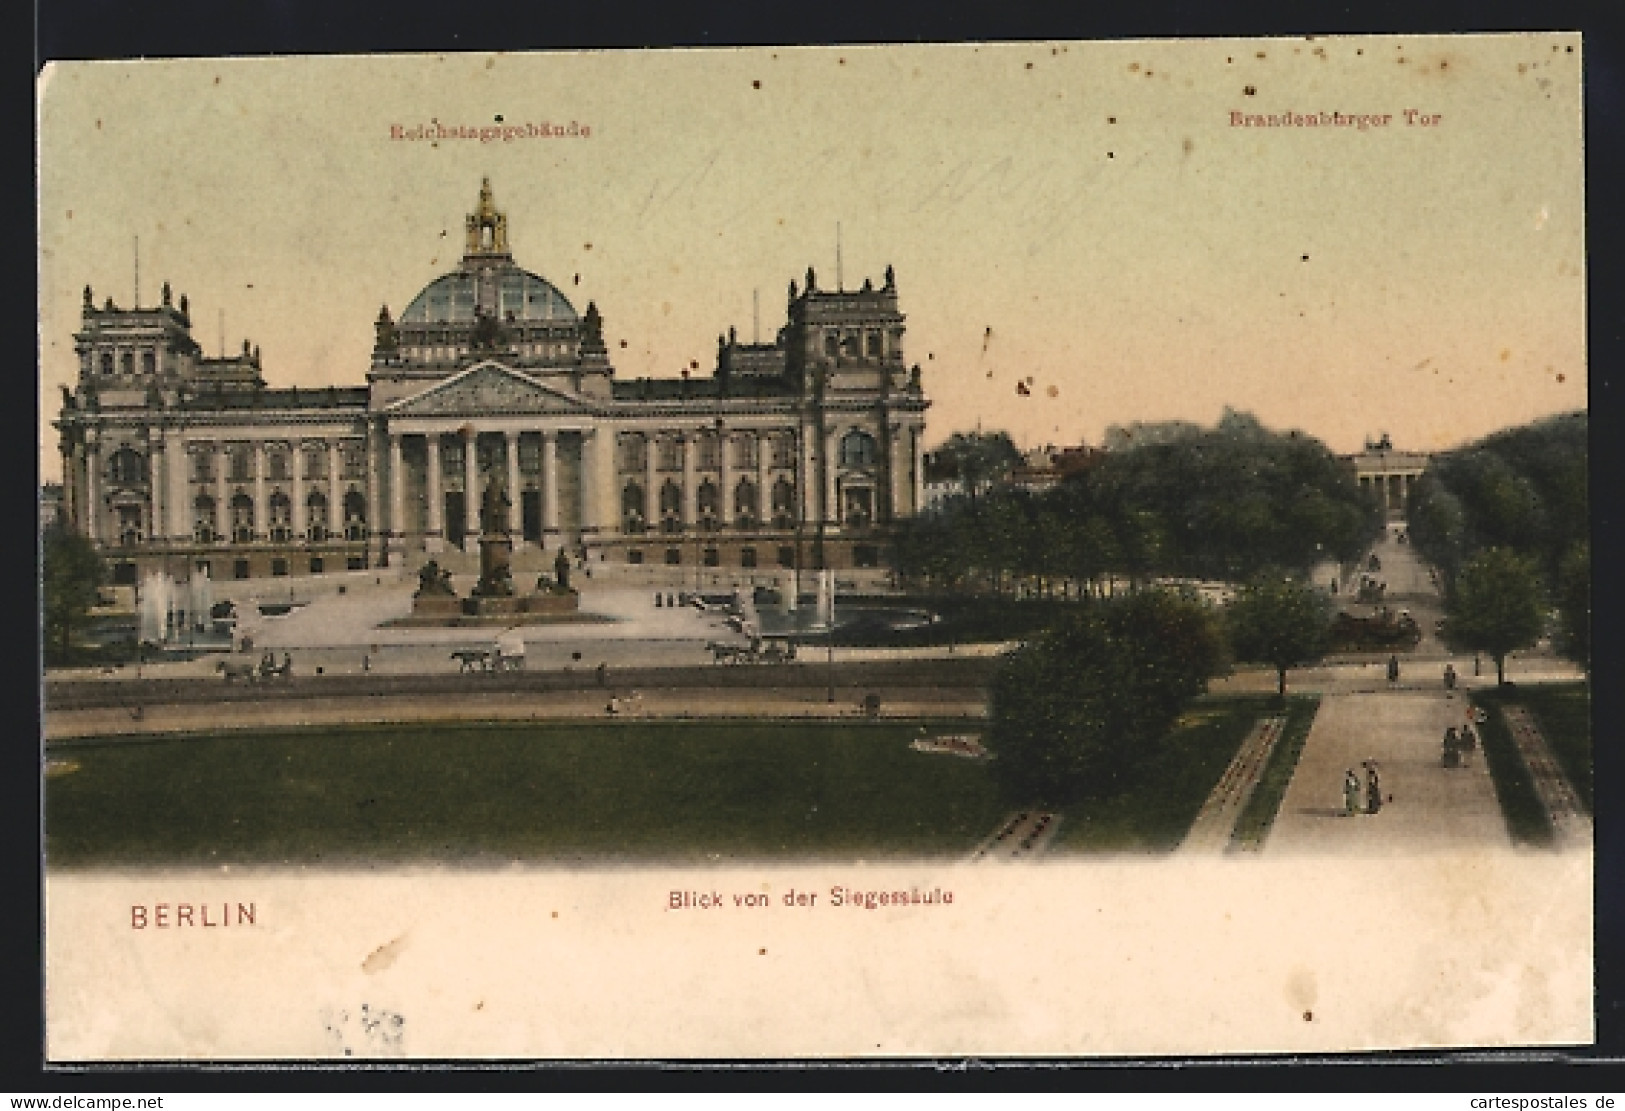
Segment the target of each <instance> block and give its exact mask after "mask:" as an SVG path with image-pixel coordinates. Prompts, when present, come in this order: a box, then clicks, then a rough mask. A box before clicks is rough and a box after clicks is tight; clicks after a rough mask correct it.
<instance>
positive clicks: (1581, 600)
mask: <svg viewBox="0 0 1625 1111" xmlns="http://www.w3.org/2000/svg"><path fill="white" fill-rule="evenodd" d="M1588 444H1589V433H1588V426H1587V420H1586V414H1585V413H1583V412H1579V413H1566V414H1563V415H1562V416H1557V417H1551V418H1549V419H1547V420H1543V421H1538V422H1536V423H1534V424H1529V425H1524V426H1522V427H1520V428H1513V429H1508V430H1507V431H1505V432H1499V433H1497V434H1495V435H1493V436H1489V437H1487V438H1485V439H1484V440H1481V441H1479V442H1478V443H1476V444H1472V445H1470V446H1468V447H1465V448H1462V449H1460V450H1459V451H1453V452H1448V453H1446V454H1444V455H1439V456H1436V457H1435V458H1434V459H1433V461H1432V463H1431V464H1430V465H1429V467H1428V471H1427V473H1426V474H1424V475H1423V476H1422V478H1421V480H1420V481H1419V482H1418V483H1417V485H1416V489H1415V490H1414V491H1413V492H1412V494H1411V500H1410V506H1409V510H1408V513H1409V523H1410V534H1411V540H1412V541H1413V542H1414V543H1415V544H1416V547H1417V550H1418V552H1419V553H1420V554H1421V555H1422V556H1423V557H1424V558H1426V559H1427V560H1428V562H1430V563H1432V564H1433V565H1434V566H1435V567H1437V568H1438V569H1439V571H1440V573H1441V576H1442V578H1443V584H1444V589H1445V597H1446V602H1447V605H1449V604H1450V603H1451V599H1452V595H1453V594H1454V593H1455V592H1456V590H1457V588H1458V586H1459V584H1458V582H1457V580H1458V578H1459V577H1460V576H1461V575H1462V574H1463V573H1464V571H1465V569H1466V567H1467V566H1469V565H1470V564H1471V563H1472V562H1473V561H1474V560H1475V559H1476V558H1477V557H1478V556H1480V555H1482V554H1483V553H1485V552H1487V551H1489V550H1490V549H1492V548H1499V549H1503V550H1504V551H1507V552H1512V553H1516V554H1517V555H1519V556H1521V557H1523V558H1524V559H1525V560H1526V561H1527V562H1528V564H1529V568H1530V569H1531V571H1532V572H1533V573H1534V574H1535V575H1536V579H1537V589H1538V591H1540V592H1542V594H1543V595H1544V593H1546V592H1549V593H1550V595H1551V598H1552V600H1553V601H1554V602H1555V603H1556V604H1557V606H1558V609H1559V617H1560V620H1561V624H1562V629H1561V630H1560V635H1559V637H1558V640H1557V646H1558V648H1559V650H1561V651H1563V652H1564V653H1565V654H1566V655H1568V656H1570V657H1571V658H1572V659H1575V660H1577V661H1578V662H1580V663H1581V664H1584V665H1586V666H1589V662H1590V635H1589V626H1590V620H1591V600H1590V593H1591V590H1590V587H1591V579H1590V566H1589V559H1590V548H1589V543H1588V539H1587V538H1588V536H1589V530H1590V521H1589V518H1588V509H1587V505H1588V501H1587V476H1586V457H1587V450H1588ZM1519 581H1520V582H1521V581H1522V580H1521V579H1520V580H1519ZM1456 608H1458V609H1459V608H1461V607H1460V605H1459V604H1457V606H1456ZM1469 608H1473V607H1469Z"/></svg>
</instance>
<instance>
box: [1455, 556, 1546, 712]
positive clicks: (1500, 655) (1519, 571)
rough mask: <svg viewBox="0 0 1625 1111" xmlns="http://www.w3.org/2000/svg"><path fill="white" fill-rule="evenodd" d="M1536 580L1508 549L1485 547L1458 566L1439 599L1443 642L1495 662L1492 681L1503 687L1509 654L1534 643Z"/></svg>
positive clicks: (1530, 565) (1539, 617)
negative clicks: (1442, 601) (1442, 605)
mask: <svg viewBox="0 0 1625 1111" xmlns="http://www.w3.org/2000/svg"><path fill="white" fill-rule="evenodd" d="M1541 594H1542V591H1541V584H1540V575H1539V573H1538V572H1537V571H1536V570H1535V564H1534V562H1533V561H1532V560H1530V559H1528V558H1526V557H1524V556H1521V555H1519V554H1518V553H1517V552H1515V551H1513V550H1512V549H1510V548H1490V549H1488V550H1487V551H1484V552H1481V553H1479V554H1478V555H1477V556H1475V557H1473V559H1471V560H1469V561H1468V563H1467V564H1466V565H1465V566H1464V567H1462V569H1461V573H1460V574H1459V575H1457V576H1456V581H1455V583H1454V584H1453V586H1452V587H1451V590H1450V592H1449V594H1448V595H1447V596H1446V598H1445V611H1444V612H1445V625H1444V634H1445V640H1446V641H1447V642H1448V643H1449V644H1451V645H1453V646H1455V647H1457V648H1463V649H1467V650H1470V651H1474V652H1478V651H1482V652H1486V653H1488V654H1489V655H1490V657H1491V658H1492V659H1494V660H1495V681H1496V682H1497V683H1499V684H1505V683H1506V657H1507V654H1508V653H1509V652H1513V651H1515V650H1517V649H1519V648H1527V647H1529V646H1530V645H1532V644H1534V643H1535V641H1537V640H1538V639H1540V634H1541V631H1542V628H1543V627H1544V625H1545V620H1544V615H1543V613H1542V612H1541Z"/></svg>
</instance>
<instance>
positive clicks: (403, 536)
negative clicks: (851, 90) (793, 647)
mask: <svg viewBox="0 0 1625 1111" xmlns="http://www.w3.org/2000/svg"><path fill="white" fill-rule="evenodd" d="M466 233H467V241H466V248H465V251H464V254H463V258H462V261H461V263H460V265H459V266H458V267H457V269H455V270H453V271H452V272H450V273H448V274H445V275H443V276H441V277H439V278H436V279H435V280H434V281H432V282H430V283H429V284H428V285H427V286H425V287H424V288H423V290H422V291H421V292H420V293H418V294H417V296H416V297H414V298H413V299H412V300H411V301H410V302H409V303H408V305H407V307H406V309H405V311H403V312H402V313H401V314H400V316H399V317H398V318H396V317H394V316H392V315H391V313H390V311H389V308H388V307H387V306H385V307H384V308H383V309H382V310H381V311H380V312H379V314H378V317H377V319H376V321H375V322H374V324H373V328H374V346H373V352H372V358H371V365H370V366H369V367H368V368H367V369H366V375H365V385H359V386H332V387H326V388H316V389H311V388H298V387H287V388H274V387H271V386H269V385H268V384H267V382H266V380H265V378H264V376H263V373H262V369H261V365H260V355H259V349H258V348H257V347H254V346H252V345H250V344H249V343H248V342H247V341H244V344H243V349H242V351H241V353H240V354H235V355H232V356H229V357H226V356H222V357H219V358H208V357H206V356H205V355H204V354H203V351H202V349H201V348H200V347H199V345H198V343H197V342H196V341H195V340H194V339H193V338H192V319H191V315H190V306H189V304H188V301H187V298H186V297H185V296H181V297H180V298H179V299H178V301H177V300H175V299H173V298H172V295H171V291H170V289H169V286H168V284H167V283H166V284H165V286H164V288H163V292H162V295H161V298H160V303H159V304H158V305H156V306H135V307H131V308H120V307H118V306H116V305H114V303H113V301H112V299H111V298H108V299H106V300H105V301H104V302H103V303H102V304H100V305H97V304H96V303H95V301H94V298H93V295H92V291H91V289H90V287H88V286H87V287H86V288H85V295H84V308H83V314H82V322H81V326H80V330H79V331H78V333H77V334H76V335H75V337H74V339H75V350H76V351H77V353H78V356H79V378H78V384H77V386H76V388H74V389H72V390H68V389H64V391H63V399H62V410H61V413H60V415H59V417H58V419H57V420H56V422H55V427H56V428H57V429H58V431H59V433H60V448H61V453H62V472H63V496H62V515H63V519H64V520H65V521H66V522H68V523H69V524H70V525H71V526H72V527H73V528H75V529H76V530H78V531H79V532H81V533H83V534H84V535H86V536H88V537H89V538H90V539H92V540H93V541H95V542H96V543H97V544H98V545H99V546H100V547H101V549H102V550H103V551H104V553H105V554H106V555H107V556H108V557H109V558H110V560H111V561H112V563H113V568H114V576H115V580H116V581H127V582H134V581H136V580H137V578H138V577H139V575H140V574H142V573H143V572H144V571H146V570H168V571H170V572H171V573H174V572H177V571H179V570H180V567H181V562H180V561H182V560H184V561H185V563H184V565H185V566H186V567H187V568H198V569H207V571H208V573H209V574H210V575H211V577H213V578H215V579H221V578H246V577H258V576H265V575H306V574H320V573H324V572H331V571H340V570H360V569H367V568H371V567H376V566H380V565H389V566H399V565H403V564H404V565H407V566H410V567H416V566H417V565H419V564H420V563H421V562H422V561H423V559H425V558H428V557H430V556H433V557H435V558H437V559H439V560H440V562H441V563H443V564H450V565H451V566H453V567H456V566H459V564H460V562H461V561H463V560H465V559H467V558H471V557H473V556H474V555H475V551H474V547H475V545H474V538H475V535H476V534H477V532H478V531H479V527H480V523H479V512H480V506H481V504H482V501H483V500H484V494H485V491H486V490H487V489H488V488H489V487H491V486H493V485H495V486H497V487H498V488H499V489H500V490H501V492H502V493H503V495H504V496H505V497H506V499H507V503H508V521H507V524H508V528H509V530H510V532H511V533H512V535H513V537H514V539H515V563H516V565H517V566H520V567H525V566H527V565H529V566H543V565H545V564H544V563H543V557H542V555H541V553H543V552H546V551H549V550H552V551H556V550H557V549H559V548H561V547H562V548H565V549H567V550H569V551H571V552H573V553H574V554H576V555H578V556H580V557H584V558H587V559H589V560H591V561H592V562H594V563H598V562H612V563H626V564H667V565H680V566H693V565H695V564H698V565H701V566H706V567H713V568H718V569H722V570H727V569H730V568H731V569H738V570H745V571H748V570H752V569H755V568H763V569H771V568H787V569H788V568H803V569H812V568H819V567H835V568H848V567H862V566H879V565H881V564H883V563H884V562H885V561H887V559H888V558H889V553H888V551H887V545H888V540H889V537H890V532H891V525H892V523H893V522H894V521H897V520H900V519H902V518H904V517H908V516H911V515H913V514H914V513H916V512H918V511H919V510H920V507H921V506H922V504H923V499H924V494H923V484H924V468H923V463H922V437H923V434H924V420H925V410H926V408H927V406H928V405H929V402H928V401H927V399H926V397H925V395H924V392H923V391H922V388H921V383H920V371H919V367H918V365H916V366H914V367H913V368H912V369H911V368H909V367H908V366H906V365H905V363H904V359H903V333H904V317H903V314H902V313H901V312H900V311H899V310H898V299H897V284H896V280H895V278H894V276H893V273H892V271H891V268H890V267H888V268H887V270H886V274H885V278H884V281H883V282H882V284H881V285H879V286H876V285H875V284H874V283H873V282H871V281H869V280H867V279H866V280H865V281H864V282H863V285H862V288H861V289H857V290H846V289H836V290H826V289H821V288H819V287H818V285H817V278H816V275H815V274H814V273H813V271H812V270H811V269H809V270H808V271H807V273H806V276H805V285H804V286H802V287H798V286H797V284H796V283H795V282H794V281H792V282H791V283H790V287H789V297H788V302H787V307H786V316H787V320H786V323H785V325H784V326H783V327H782V328H780V329H779V330H778V333H777V336H776V337H775V339H774V340H773V342H771V343H741V342H739V341H738V339H737V336H736V334H735V333H734V331H733V329H730V330H729V331H728V333H727V334H726V335H723V336H719V337H718V343H717V356H716V365H715V368H714V370H713V372H712V373H711V374H710V375H709V376H705V377H700V376H696V377H694V378H688V377H684V378H677V379H655V378H640V379H633V380H622V379H618V378H617V377H616V374H615V369H614V367H613V365H612V364H611V361H610V354H609V350H608V349H607V347H606V346H605V343H604V331H603V318H602V316H601V315H600V313H599V310H598V308H597V306H596V304H594V303H591V302H589V303H588V305H587V307H586V310H585V311H584V312H581V313H578V312H577V311H576V309H575V307H574V306H573V305H572V304H571V303H570V301H569V300H568V299H567V298H566V297H565V296H564V294H563V293H561V292H560V291H559V289H558V288H557V287H556V286H554V285H553V284H551V283H550V282H548V281H547V280H546V279H545V278H542V277H540V276H538V275H536V274H534V273H532V272H530V271H528V270H525V269H523V268H521V267H520V266H519V264H518V263H517V262H515V260H514V258H513V256H512V254H511V253H510V252H509V249H508V224H507V217H506V215H505V214H504V213H503V212H501V211H499V210H498V209H497V207H496V204H495V201H494V199H493V196H492V192H491V188H490V183H489V181H487V182H485V183H484V185H483V186H482V188H481V190H480V196H479V201H478V204H477V206H476V208H475V210H474V212H472V213H470V214H469V216H468V218H467V224H466ZM460 553H467V555H466V556H464V555H461V554H460ZM527 553H530V554H529V555H528V556H527Z"/></svg>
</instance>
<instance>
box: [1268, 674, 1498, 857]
mask: <svg viewBox="0 0 1625 1111" xmlns="http://www.w3.org/2000/svg"><path fill="white" fill-rule="evenodd" d="M1466 712H1467V699H1466V697H1465V696H1464V695H1462V694H1460V693H1457V694H1455V695H1450V694H1446V693H1445V692H1444V691H1437V692H1427V691H1400V692H1386V691H1385V692H1382V693H1369V694H1342V695H1330V696H1328V697H1326V698H1324V699H1322V701H1321V704H1320V712H1319V713H1318V714H1317V715H1316V716H1315V723H1314V725H1313V727H1312V728H1311V729H1310V731H1309V738H1308V740H1307V741H1306V742H1305V744H1304V748H1303V754H1302V755H1301V756H1300V757H1299V759H1298V767H1297V771H1296V772H1295V773H1294V775H1293V777H1292V782H1291V784H1290V785H1289V786H1288V787H1287V791H1286V795H1285V797H1284V798H1283V799H1282V800H1281V809H1280V811H1279V812H1278V813H1277V814H1276V816H1275V824H1274V826H1273V827H1272V828H1271V830H1270V834H1269V837H1268V839H1267V840H1266V841H1265V842H1264V852H1265V853H1266V854H1268V855H1271V856H1289V855H1294V854H1303V853H1313V854H1324V853H1338V852H1350V853H1363V854H1385V853H1405V854H1415V853H1426V852H1429V851H1430V850H1440V851H1458V850H1460V849H1461V848H1463V847H1464V846H1475V845H1476V846H1483V847H1485V848H1510V847H1511V844H1512V842H1511V839H1510V837H1509V836H1508V834H1507V829H1506V823H1505V822H1504V821H1503V820H1502V818H1501V810H1500V807H1499V805H1498V804H1497V803H1496V799H1495V787H1494V784H1493V783H1492V782H1491V780H1490V773H1489V767H1488V765H1487V762H1486V761H1485V759H1484V754H1483V750H1482V748H1481V749H1480V750H1479V751H1478V752H1477V753H1475V754H1473V756H1472V758H1471V760H1470V762H1469V763H1468V764H1467V765H1466V766H1464V767H1458V768H1446V767H1443V766H1441V762H1440V759H1439V757H1440V751H1441V745H1442V741H1443V738H1444V731H1445V729H1447V728H1449V727H1452V726H1460V725H1461V724H1462V723H1463V721H1464V720H1465V719H1466ZM1368 760H1374V761H1376V764H1377V768H1378V773H1379V778H1380V783H1381V788H1382V795H1383V800H1384V801H1383V805H1382V807H1381V809H1380V810H1379V811H1378V812H1377V813H1376V814H1367V813H1364V812H1363V810H1362V812H1360V813H1357V814H1354V815H1352V816H1350V815H1348V814H1346V813H1345V811H1344V804H1343V779H1344V775H1345V773H1346V772H1348V771H1349V770H1350V769H1352V770H1353V771H1354V772H1355V774H1356V775H1357V776H1359V778H1360V783H1361V795H1360V799H1361V802H1362V804H1363V802H1364V799H1365V793H1364V785H1365V768H1364V767H1363V766H1362V765H1363V764H1364V763H1365V762H1366V761H1368ZM1390 796H1391V801H1389V800H1390Z"/></svg>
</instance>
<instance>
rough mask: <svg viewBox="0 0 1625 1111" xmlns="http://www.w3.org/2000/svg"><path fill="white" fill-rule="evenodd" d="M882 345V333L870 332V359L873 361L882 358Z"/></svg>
mask: <svg viewBox="0 0 1625 1111" xmlns="http://www.w3.org/2000/svg"><path fill="white" fill-rule="evenodd" d="M880 344H881V340H880V333H879V332H870V333H869V357H870V358H871V359H878V358H880Z"/></svg>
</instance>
